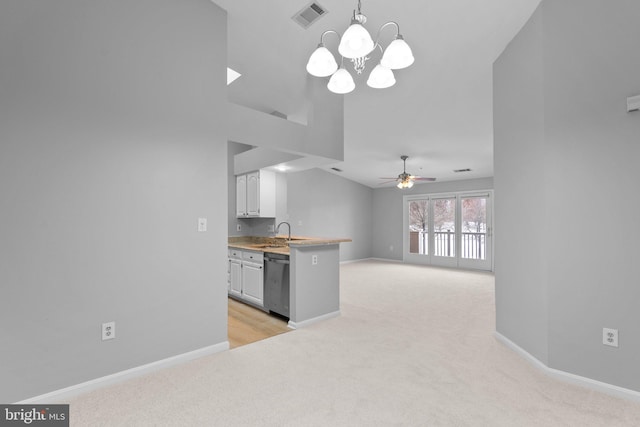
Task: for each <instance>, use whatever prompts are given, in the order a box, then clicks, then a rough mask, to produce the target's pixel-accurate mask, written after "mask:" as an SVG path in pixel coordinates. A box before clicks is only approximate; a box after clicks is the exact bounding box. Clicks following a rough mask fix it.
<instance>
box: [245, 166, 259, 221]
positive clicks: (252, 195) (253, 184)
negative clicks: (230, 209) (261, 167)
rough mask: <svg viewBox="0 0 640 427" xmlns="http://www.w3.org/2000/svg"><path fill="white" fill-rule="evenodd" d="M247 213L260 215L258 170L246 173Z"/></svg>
mask: <svg viewBox="0 0 640 427" xmlns="http://www.w3.org/2000/svg"><path fill="white" fill-rule="evenodd" d="M246 194H247V205H246V208H247V215H249V216H260V172H251V173H248V174H247V193H246Z"/></svg>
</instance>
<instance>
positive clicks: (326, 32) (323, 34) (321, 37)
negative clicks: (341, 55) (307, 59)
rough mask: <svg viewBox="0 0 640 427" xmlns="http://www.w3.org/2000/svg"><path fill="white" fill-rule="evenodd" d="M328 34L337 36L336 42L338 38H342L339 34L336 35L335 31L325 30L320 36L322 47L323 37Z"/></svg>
mask: <svg viewBox="0 0 640 427" xmlns="http://www.w3.org/2000/svg"><path fill="white" fill-rule="evenodd" d="M329 33H333V34H335V35H336V36H338V40H340V38H341V37H342V36H341V35H340V33H338V32H337V31H336V30H327V31H325V32H324V33H322V35H321V36H320V44H322V45H324V36H325V35H326V34H329Z"/></svg>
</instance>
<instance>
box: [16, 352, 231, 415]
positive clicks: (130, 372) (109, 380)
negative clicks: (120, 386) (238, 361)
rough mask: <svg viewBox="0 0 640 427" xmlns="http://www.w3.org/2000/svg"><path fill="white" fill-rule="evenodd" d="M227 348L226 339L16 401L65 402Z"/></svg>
mask: <svg viewBox="0 0 640 427" xmlns="http://www.w3.org/2000/svg"><path fill="white" fill-rule="evenodd" d="M225 350H229V341H224V342H221V343H218V344H215V345H211V346H208V347H203V348H200V349H198V350H194V351H190V352H188V353H183V354H179V355H177V356H173V357H168V358H166V359H162V360H158V361H156V362H151V363H147V364H146V365H142V366H137V367H135V368H131V369H127V370H125V371H120V372H116V373H115V374H111V375H107V376H104V377H100V378H96V379H94V380H90V381H86V382H83V383H80V384H76V385H73V386H70V387H65V388H63V389H60V390H55V391H52V392H50V393H46V394H41V395H40V396H36V397H32V398H30V399H25V400H22V401H20V402H16V404H22V405H29V404H45V403H56V402H64V401H66V400H68V399H71V398H73V397H76V396H79V395H81V394H84V393H87V392H90V391H93V390H96V389H99V388H102V387H106V386H109V385H112V384H117V383H121V382H124V381H127V380H130V379H133V378H136V377H140V376H142V375H146V374H149V373H151V372H156V371H160V370H162V369H166V368H169V367H171V366H175V365H180V364H182V363H186V362H189V361H191V360H194V359H199V358H200V357H204V356H208V355H211V354H214V353H219V352H221V351H225Z"/></svg>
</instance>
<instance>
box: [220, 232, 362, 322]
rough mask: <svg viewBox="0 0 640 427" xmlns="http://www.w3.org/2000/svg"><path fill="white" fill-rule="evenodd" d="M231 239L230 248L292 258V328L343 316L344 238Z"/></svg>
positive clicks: (251, 237)
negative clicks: (341, 257) (341, 304)
mask: <svg viewBox="0 0 640 427" xmlns="http://www.w3.org/2000/svg"><path fill="white" fill-rule="evenodd" d="M287 240H288V239H287V236H282V235H279V236H276V237H256V236H234V237H229V240H228V245H229V247H230V248H234V249H240V250H248V251H257V252H263V253H265V252H266V253H268V252H271V253H277V254H284V255H289V258H290V263H289V265H290V268H289V276H290V284H289V285H290V304H289V306H290V316H289V327H290V328H293V329H296V328H299V327H304V326H307V325H310V324H313V323H316V322H319V321H322V320H325V319H329V318H331V317H335V316H339V315H340V252H339V250H340V243H344V242H351V239H344V238H321V237H304V236H291V240H290V241H289V242H288V243H287Z"/></svg>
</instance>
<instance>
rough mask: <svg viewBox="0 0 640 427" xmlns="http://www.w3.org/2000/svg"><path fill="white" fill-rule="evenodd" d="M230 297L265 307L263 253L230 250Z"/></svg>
mask: <svg viewBox="0 0 640 427" xmlns="http://www.w3.org/2000/svg"><path fill="white" fill-rule="evenodd" d="M228 291H229V295H232V296H235V297H238V298H240V299H243V300H245V301H247V302H250V303H252V304H255V305H258V306H260V307H262V306H263V305H264V257H263V254H262V252H253V251H240V250H237V249H229V286H228Z"/></svg>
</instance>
